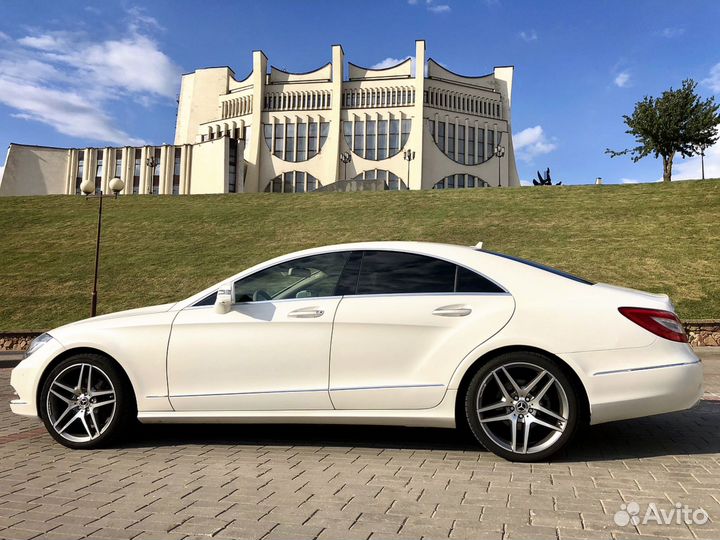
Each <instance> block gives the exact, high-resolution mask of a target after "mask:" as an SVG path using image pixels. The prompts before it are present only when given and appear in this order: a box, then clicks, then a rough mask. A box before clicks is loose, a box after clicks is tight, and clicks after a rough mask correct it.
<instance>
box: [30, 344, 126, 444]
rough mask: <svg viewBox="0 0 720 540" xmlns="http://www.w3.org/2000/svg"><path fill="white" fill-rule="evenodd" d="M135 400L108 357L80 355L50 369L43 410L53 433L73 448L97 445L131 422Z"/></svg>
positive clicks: (47, 426)
mask: <svg viewBox="0 0 720 540" xmlns="http://www.w3.org/2000/svg"><path fill="white" fill-rule="evenodd" d="M133 403H134V401H133V400H132V396H131V394H130V389H129V388H128V385H127V383H126V382H125V378H124V377H123V376H122V374H121V373H120V372H119V370H118V368H117V367H116V366H115V365H114V364H113V363H112V362H110V361H109V360H108V359H107V358H105V357H103V356H101V355H97V354H79V355H76V356H72V357H70V358H67V359H65V360H63V361H62V362H60V363H59V364H58V365H57V366H55V368H53V370H52V371H51V372H50V374H49V375H48V377H47V378H46V379H45V382H44V384H43V388H42V393H41V395H40V413H41V416H42V419H43V422H44V423H45V427H46V428H47V430H48V431H49V432H50V435H52V436H53V438H54V439H55V440H56V441H58V442H59V443H61V444H63V445H65V446H67V447H69V448H97V447H99V446H103V445H106V444H108V443H110V442H111V441H112V440H114V439H115V438H116V437H117V436H118V435H119V434H120V433H121V432H122V431H123V428H124V427H125V426H127V424H128V419H129V418H130V417H131V416H132V411H131V410H130V409H132V408H133Z"/></svg>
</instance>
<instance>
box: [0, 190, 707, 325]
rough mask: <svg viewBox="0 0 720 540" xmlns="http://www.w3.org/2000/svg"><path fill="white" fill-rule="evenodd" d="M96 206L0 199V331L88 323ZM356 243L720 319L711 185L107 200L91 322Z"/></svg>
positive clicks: (56, 199) (79, 201)
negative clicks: (473, 262) (474, 255)
mask: <svg viewBox="0 0 720 540" xmlns="http://www.w3.org/2000/svg"><path fill="white" fill-rule="evenodd" d="M97 203H98V201H97V200H85V199H83V198H81V197H69V196H46V197H6V198H2V199H0V331H12V330H43V329H48V328H52V327H54V326H57V325H60V324H63V323H67V322H70V321H73V320H76V319H80V318H84V317H86V316H87V315H88V313H89V306H90V291H91V288H92V275H93V263H94V258H93V257H94V250H95V227H96V218H97V206H96V205H97ZM361 240H428V241H436V242H449V243H455V244H464V245H474V244H476V243H477V242H478V241H480V240H482V241H483V242H484V246H485V247H486V248H488V249H492V250H496V251H501V252H505V253H510V254H513V255H518V256H521V257H526V258H529V259H533V260H536V261H539V262H543V263H546V264H550V265H552V266H556V267H558V268H561V269H563V270H567V271H569V272H573V273H576V274H578V275H581V276H584V277H587V278H589V279H591V280H595V281H603V282H609V283H614V284H619V285H624V286H628V287H634V288H640V289H645V290H649V291H654V292H666V293H668V294H670V296H671V298H672V299H673V300H674V302H675V304H676V306H677V308H678V311H679V314H680V316H681V317H683V318H692V319H695V318H720V181H718V180H712V181H705V182H700V181H696V182H677V183H672V184H670V185H663V184H644V185H625V186H619V185H618V186H582V187H570V186H568V187H564V186H563V187H542V188H523V189H479V190H456V191H422V192H419V191H418V192H396V193H389V192H385V193H312V194H298V195H279V194H253V195H249V194H248V195H212V196H189V197H188V196H185V197H151V196H135V197H124V198H120V199H118V200H106V201H105V219H104V223H103V240H102V254H101V274H100V285H99V298H100V300H99V306H98V309H99V312H100V313H108V312H111V311H116V310H120V309H126V308H132V307H139V306H144V305H150V304H155V303H162V302H169V301H175V300H179V299H182V298H184V297H187V296H189V295H191V294H193V293H194V292H197V291H199V290H201V289H203V288H205V287H207V286H209V285H211V284H212V283H214V282H217V281H219V280H221V279H223V278H224V277H227V276H228V275H231V274H233V273H235V272H238V271H240V270H242V269H243V268H246V267H248V266H250V265H252V264H255V263H258V262H261V261H263V260H265V259H268V258H270V257H274V256H276V255H280V254H283V253H287V252H290V251H294V250H298V249H302V248H307V247H311V246H319V245H324V244H332V243H338V242H349V241H361Z"/></svg>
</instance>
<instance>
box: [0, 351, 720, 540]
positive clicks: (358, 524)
mask: <svg viewBox="0 0 720 540" xmlns="http://www.w3.org/2000/svg"><path fill="white" fill-rule="evenodd" d="M706 357H707V358H708V360H707V361H706V362H705V365H706V371H707V376H706V379H707V383H708V388H707V390H708V391H707V393H706V399H705V400H703V401H702V402H701V404H700V405H699V406H698V407H696V408H695V409H693V410H691V411H686V412H682V413H675V414H670V415H663V416H658V417H653V418H647V419H642V420H633V421H627V422H616V423H612V424H606V425H602V426H596V427H593V428H590V429H588V430H587V431H586V432H585V433H584V434H583V435H581V436H580V437H578V438H577V439H576V441H575V442H574V443H573V444H572V445H571V447H570V448H568V449H567V450H566V451H565V452H564V453H563V455H562V456H560V457H559V458H558V459H556V460H554V461H553V462H552V463H541V464H513V463H508V462H506V461H503V460H500V459H497V458H496V457H495V456H494V455H492V454H490V453H488V452H485V451H483V450H481V449H479V448H478V447H477V446H475V445H474V444H472V443H471V442H470V441H468V440H467V439H465V438H463V437H462V436H461V435H458V434H456V433H454V432H453V431H448V430H438V429H410V428H376V427H332V426H242V425H230V426H227V425H225V426H222V425H219V426H144V427H142V428H140V429H139V430H138V432H137V433H135V434H133V435H132V436H131V437H130V439H129V440H128V441H127V442H126V443H125V444H124V446H122V447H120V448H115V449H108V450H98V451H72V450H67V449H65V448H64V447H62V446H60V445H58V444H56V443H54V442H53V440H52V439H51V438H50V437H49V436H48V435H47V434H46V433H45V431H44V429H42V426H41V424H40V423H39V421H37V420H33V419H26V418H21V417H18V416H15V415H13V414H12V413H11V412H10V410H9V406H8V405H7V402H8V400H9V399H10V388H9V384H8V381H9V374H10V370H9V369H1V370H0V456H2V458H1V459H0V538H6V539H30V538H47V539H50V540H52V539H68V538H80V537H88V538H98V539H100V538H113V539H118V540H122V539H131V538H133V539H135V538H136V539H138V540H140V539H148V538H168V539H184V538H187V539H192V538H208V537H211V536H212V537H213V538H219V539H228V538H250V539H263V540H274V539H283V538H301V539H305V538H308V539H309V538H319V539H333V538H350V539H368V538H372V539H383V538H388V539H389V538H398V539H412V538H418V539H420V538H432V539H435V538H452V539H456V538H457V539H461V538H480V539H481V538H503V539H504V540H510V539H513V538H553V539H558V540H566V539H573V538H589V539H596V538H597V539H614V540H620V539H623V538H701V539H702V538H720V355H717V354H715V355H706ZM710 358H712V360H709V359H710ZM631 501H635V502H637V503H639V504H640V505H647V504H648V503H650V502H655V503H656V504H657V505H658V507H659V508H662V509H666V510H670V509H672V508H673V504H674V503H676V502H679V503H682V504H687V505H688V506H690V507H692V508H697V507H703V508H704V509H705V510H707V512H708V513H709V514H710V521H709V522H708V523H706V524H705V525H691V526H686V525H679V524H672V525H657V524H650V525H638V526H633V525H628V526H625V527H621V526H618V525H616V524H615V523H614V521H613V516H614V514H615V512H616V511H618V510H619V509H620V505H621V504H623V503H629V502H631ZM643 511H644V508H643Z"/></svg>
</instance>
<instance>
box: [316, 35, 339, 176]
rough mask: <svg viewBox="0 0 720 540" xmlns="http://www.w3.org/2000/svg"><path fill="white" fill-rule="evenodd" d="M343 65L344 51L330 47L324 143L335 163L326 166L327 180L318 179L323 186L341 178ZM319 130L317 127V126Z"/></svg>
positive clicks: (335, 46) (337, 46)
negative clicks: (329, 83) (328, 94)
mask: <svg viewBox="0 0 720 540" xmlns="http://www.w3.org/2000/svg"><path fill="white" fill-rule="evenodd" d="M344 64H345V51H343V48H342V46H341V45H333V46H332V89H331V91H330V118H329V121H330V133H328V138H327V140H326V141H325V148H327V152H328V155H330V156H333V159H334V161H335V163H333V164H332V165H329V164H328V167H327V169H326V174H328V173H329V174H328V178H318V180H319V181H320V182H322V183H323V185H326V184H329V183H333V182H337V181H338V180H340V179H341V178H342V175H343V170H344V165H343V164H342V163H341V162H340V146H341V141H342V137H343V130H342V84H343V77H344V74H343V68H344ZM318 129H319V126H318Z"/></svg>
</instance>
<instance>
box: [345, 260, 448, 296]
mask: <svg viewBox="0 0 720 540" xmlns="http://www.w3.org/2000/svg"><path fill="white" fill-rule="evenodd" d="M454 290H455V265H454V264H452V263H449V262H445V261H441V260H438V259H433V258H431V257H425V256H423V255H414V254H411V253H396V252H392V251H366V252H365V254H364V255H363V259H362V264H361V266H360V277H359V279H358V287H357V294H401V293H451V292H453V291H454Z"/></svg>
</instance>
